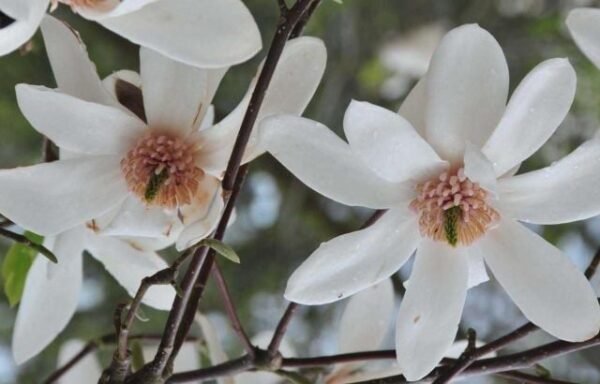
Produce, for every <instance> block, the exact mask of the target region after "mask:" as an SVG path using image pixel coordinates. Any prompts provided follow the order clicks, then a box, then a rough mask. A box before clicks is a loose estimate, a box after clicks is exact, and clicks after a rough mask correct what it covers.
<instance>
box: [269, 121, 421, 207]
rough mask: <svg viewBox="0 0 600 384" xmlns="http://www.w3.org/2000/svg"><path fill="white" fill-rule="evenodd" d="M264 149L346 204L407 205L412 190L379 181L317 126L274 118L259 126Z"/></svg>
mask: <svg viewBox="0 0 600 384" xmlns="http://www.w3.org/2000/svg"><path fill="white" fill-rule="evenodd" d="M259 128H260V135H261V137H260V140H261V142H262V145H264V147H265V148H266V149H267V150H268V151H269V152H270V153H271V154H272V155H273V156H274V157H275V158H276V159H277V160H278V161H279V162H281V163H282V164H283V165H284V166H285V167H286V168H288V169H289V170H290V171H291V172H292V173H293V174H294V176H296V177H297V178H299V179H300V180H301V181H302V182H303V183H305V184H306V185H308V186H309V187H310V188H312V189H314V190H315V191H317V192H319V193H321V194H323V195H325V196H327V197H329V198H330V199H333V200H335V201H338V202H340V203H342V204H346V205H355V206H356V205H358V206H363V207H369V208H376V209H378V208H390V207H394V206H398V205H401V204H408V201H409V200H410V198H411V197H412V194H414V190H413V189H412V188H409V187H408V186H406V185H402V184H398V183H396V184H395V183H391V182H389V181H387V180H384V179H382V178H380V177H379V176H377V175H376V174H375V172H373V171H372V170H371V169H370V168H368V167H367V166H366V165H365V164H364V162H363V161H362V159H360V158H359V157H358V156H357V155H356V154H355V153H353V152H352V150H351V149H350V146H349V145H348V144H347V143H346V142H345V141H343V140H342V139H340V138H339V137H338V136H336V134H335V133H333V132H332V131H331V130H329V128H327V127H326V126H324V125H322V124H320V123H317V122H316V121H313V120H309V119H305V118H301V117H296V116H290V115H282V116H272V117H268V118H266V119H265V120H264V121H263V122H262V123H261V125H260V127H259Z"/></svg>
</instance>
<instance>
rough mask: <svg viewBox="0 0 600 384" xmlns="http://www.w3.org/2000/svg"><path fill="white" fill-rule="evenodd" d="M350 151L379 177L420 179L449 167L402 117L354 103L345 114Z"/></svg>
mask: <svg viewBox="0 0 600 384" xmlns="http://www.w3.org/2000/svg"><path fill="white" fill-rule="evenodd" d="M344 132H345V133H346V138H347V139H348V142H349V143H350V148H351V149H352V151H353V152H355V153H356V154H357V155H358V156H359V157H360V158H361V159H363V160H364V162H365V163H366V164H367V166H369V168H371V169H373V170H374V171H375V172H376V173H377V174H378V175H379V176H381V177H382V178H384V179H386V180H389V181H392V182H396V181H404V180H421V179H423V178H425V177H427V176H430V175H431V174H435V173H439V172H441V171H442V170H443V169H444V168H446V167H447V166H448V163H447V162H445V161H442V160H441V159H440V158H439V156H438V155H437V154H436V153H435V151H434V150H433V148H431V147H430V146H429V144H428V143H427V142H426V141H425V140H424V139H423V138H422V137H421V136H420V135H419V134H418V133H417V132H416V131H415V130H414V129H413V127H412V126H411V125H410V123H409V122H408V121H406V120H405V119H404V118H402V116H400V115H398V114H396V113H394V112H391V111H388V110H387V109H385V108H381V107H378V106H376V105H373V104H370V103H366V102H360V101H355V100H353V101H352V102H351V103H350V105H349V106H348V109H346V114H345V115H344Z"/></svg>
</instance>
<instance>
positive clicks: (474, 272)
mask: <svg viewBox="0 0 600 384" xmlns="http://www.w3.org/2000/svg"><path fill="white" fill-rule="evenodd" d="M467 257H468V259H469V260H468V261H469V283H468V286H469V288H472V287H475V286H477V285H479V284H481V283H485V282H486V281H488V280H489V279H490V277H489V276H488V274H487V270H486V269H485V263H484V262H483V255H482V254H481V252H480V251H479V250H478V249H469V250H468V252H467Z"/></svg>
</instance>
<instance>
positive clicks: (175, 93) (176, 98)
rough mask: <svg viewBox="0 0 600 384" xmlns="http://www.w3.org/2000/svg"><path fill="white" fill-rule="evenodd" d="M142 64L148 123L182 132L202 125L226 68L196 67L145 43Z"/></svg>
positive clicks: (141, 72) (187, 131)
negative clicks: (166, 55)
mask: <svg viewBox="0 0 600 384" xmlns="http://www.w3.org/2000/svg"><path fill="white" fill-rule="evenodd" d="M140 64H141V65H140V68H141V70H140V75H141V77H142V90H143V93H144V107H145V111H146V117H147V119H148V125H150V126H153V127H161V128H163V129H173V130H177V131H180V132H182V133H191V132H192V130H193V128H194V127H197V126H199V125H200V123H201V122H202V119H203V117H204V115H205V113H206V110H207V109H208V107H209V106H210V102H211V100H212V97H213V96H214V92H215V91H216V88H217V86H218V84H219V82H220V81H221V79H222V77H223V75H225V71H226V69H212V70H210V69H200V68H196V67H192V66H189V65H186V64H183V63H180V62H177V61H174V60H172V59H170V58H168V57H165V56H163V55H162V54H160V53H158V52H155V51H153V50H151V49H148V48H144V47H142V48H141V49H140ZM209 79H210V82H209ZM209 83H210V84H209Z"/></svg>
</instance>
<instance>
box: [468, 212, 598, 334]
mask: <svg viewBox="0 0 600 384" xmlns="http://www.w3.org/2000/svg"><path fill="white" fill-rule="evenodd" d="M477 246H478V247H479V248H480V249H481V252H482V253H483V255H484V258H485V261H486V263H487V264H488V265H489V267H490V269H491V271H492V273H493V274H494V276H495V277H496V279H498V281H499V282H500V284H501V285H502V286H503V287H504V289H505V290H506V292H508V294H509V296H510V297H511V298H512V299H513V301H514V302H515V304H517V306H518V307H519V308H520V309H521V311H522V312H523V314H524V315H525V316H526V317H527V318H528V319H529V320H530V321H531V322H533V323H534V324H536V325H538V326H539V327H540V328H542V329H543V330H545V331H546V332H548V333H550V334H552V335H553V336H555V337H558V338H559V339H562V340H567V341H572V342H575V341H583V340H587V339H589V338H591V337H593V336H595V335H596V334H597V333H598V331H599V330H600V306H598V301H597V299H596V294H595V293H594V290H593V289H592V287H591V285H590V283H589V282H588V281H587V279H586V278H585V277H584V275H583V273H582V272H581V271H580V270H578V269H577V267H575V265H574V264H573V263H572V262H571V261H570V260H569V259H568V258H567V257H566V256H565V255H564V254H563V253H562V252H561V251H560V250H559V249H557V248H556V247H554V246H553V245H552V244H550V243H548V242H547V241H546V240H544V239H543V238H541V237H540V236H538V235H537V234H535V233H534V232H532V231H530V230H529V229H527V228H525V227H524V226H523V225H521V224H519V223H517V222H515V221H512V220H510V219H508V220H503V221H502V222H501V223H500V225H499V226H498V228H496V229H494V230H491V231H490V232H489V233H488V234H487V235H486V236H485V237H483V238H482V239H481V240H480V241H479V242H478V243H477Z"/></svg>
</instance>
